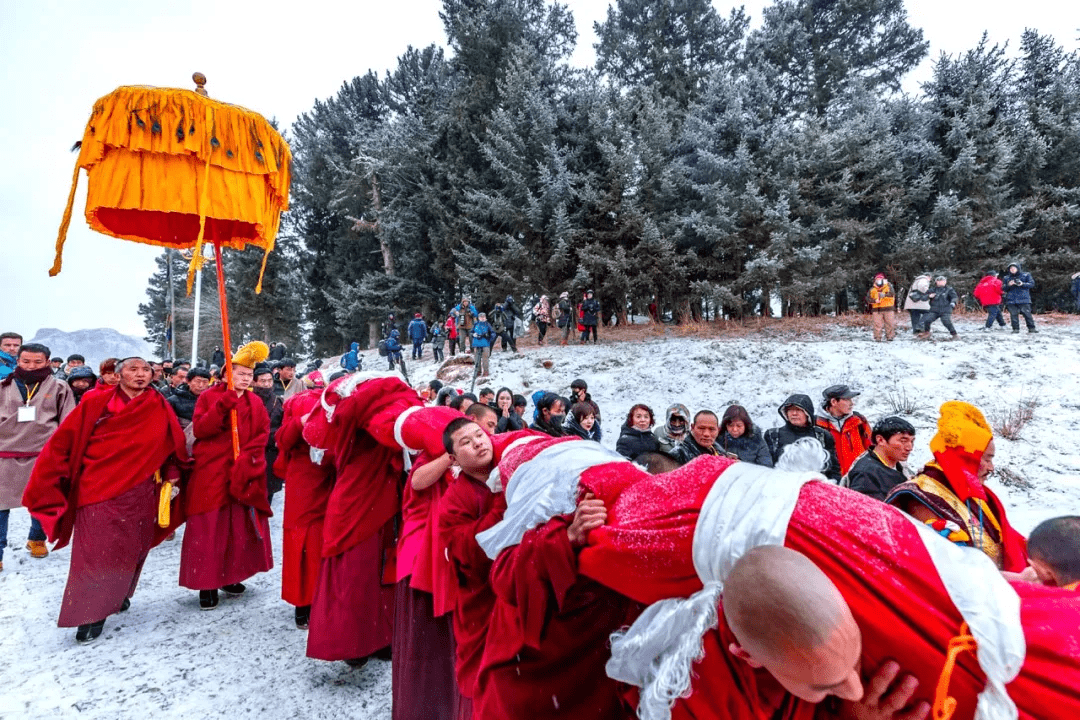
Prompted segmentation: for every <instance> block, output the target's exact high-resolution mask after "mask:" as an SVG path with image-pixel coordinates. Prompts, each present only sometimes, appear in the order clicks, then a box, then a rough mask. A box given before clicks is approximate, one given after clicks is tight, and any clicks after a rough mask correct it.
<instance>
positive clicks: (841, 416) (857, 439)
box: [815, 385, 871, 477]
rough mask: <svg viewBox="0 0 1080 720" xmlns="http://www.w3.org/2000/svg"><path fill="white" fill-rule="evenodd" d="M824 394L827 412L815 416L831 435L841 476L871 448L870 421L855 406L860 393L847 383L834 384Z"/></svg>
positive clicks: (823, 407)
mask: <svg viewBox="0 0 1080 720" xmlns="http://www.w3.org/2000/svg"><path fill="white" fill-rule="evenodd" d="M821 395H822V398H823V402H822V403H821V408H822V410H823V411H824V412H822V413H820V414H819V415H818V416H817V418H815V422H816V423H817V426H818V427H820V428H825V429H826V430H828V431H829V432H830V433H831V434H832V436H833V443H834V444H835V445H836V459H837V460H838V461H839V463H840V476H841V477H843V476H844V475H847V472H848V470H850V469H851V465H852V463H854V462H855V460H856V459H858V457H859V456H860V455H862V454H863V453H864V452H866V451H867V450H868V449H869V448H870V445H871V440H870V438H871V434H870V422H869V421H868V420H867V419H866V418H865V417H863V416H862V415H861V414H859V413H857V412H855V410H854V409H853V406H854V405H855V398H857V397H858V396H859V393H857V392H856V391H854V390H852V389H851V388H850V387H848V386H847V385H831V386H829V387H827V388H825V390H824V391H823V392H822V393H821Z"/></svg>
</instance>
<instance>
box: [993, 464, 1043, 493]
mask: <svg viewBox="0 0 1080 720" xmlns="http://www.w3.org/2000/svg"><path fill="white" fill-rule="evenodd" d="M994 475H995V476H997V479H998V482H1000V483H1001V484H1002V485H1004V486H1005V487H1011V488H1017V489H1019V490H1030V489H1031V488H1032V487H1034V486H1033V485H1032V484H1031V481H1030V480H1028V479H1027V478H1026V477H1024V476H1023V475H1021V474H1020V473H1017V472H1013V471H1012V470H1010V469H1009V468H997V469H996V470H994Z"/></svg>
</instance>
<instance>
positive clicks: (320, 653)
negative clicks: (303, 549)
mask: <svg viewBox="0 0 1080 720" xmlns="http://www.w3.org/2000/svg"><path fill="white" fill-rule="evenodd" d="M394 525H395V519H394V518H391V519H390V521H389V522H387V523H386V524H385V525H384V526H383V527H382V528H379V529H378V530H377V531H376V532H375V534H373V535H372V536H370V537H368V538H367V539H366V540H363V541H361V542H360V543H359V544H357V545H354V546H352V547H351V548H349V549H348V550H346V551H345V552H343V553H340V554H338V555H335V556H333V557H324V558H323V561H322V566H321V567H320V568H319V582H318V585H317V586H316V588H315V597H314V599H313V600H312V603H311V619H310V622H309V625H308V643H307V656H308V657H311V658H315V659H317V660H330V661H333V660H351V659H354V658H364V657H367V656H369V655H371V654H372V653H374V652H376V651H378V650H382V649H383V648H385V647H388V646H389V645H390V642H391V640H392V638H393V628H394V585H393V584H384V583H383V580H384V572H383V571H384V561H385V560H386V558H385V556H384V552H383V551H384V549H385V547H386V543H387V541H388V536H389V537H390V538H392V537H393V533H394Z"/></svg>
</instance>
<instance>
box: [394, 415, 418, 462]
mask: <svg viewBox="0 0 1080 720" xmlns="http://www.w3.org/2000/svg"><path fill="white" fill-rule="evenodd" d="M420 407H421V406H420V405H413V406H412V407H411V408H405V410H404V411H403V412H402V413H401V414H400V415H398V416H397V420H395V421H394V442H396V443H397V444H398V446H400V447H401V448H403V449H404V450H405V451H406V455H407V454H408V453H410V452H420V448H411V447H409V446H408V445H406V444H405V441H404V440H402V439H401V429H402V428H403V427H404V425H405V421H406V420H407V419H408V418H409V416H410V415H412V414H413V413H414V412H416V411H417V410H419V409H420Z"/></svg>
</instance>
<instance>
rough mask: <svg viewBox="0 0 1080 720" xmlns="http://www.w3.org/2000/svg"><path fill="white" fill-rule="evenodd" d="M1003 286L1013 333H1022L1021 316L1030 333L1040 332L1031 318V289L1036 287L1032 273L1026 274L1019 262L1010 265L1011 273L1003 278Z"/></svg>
mask: <svg viewBox="0 0 1080 720" xmlns="http://www.w3.org/2000/svg"><path fill="white" fill-rule="evenodd" d="M1001 285H1002V287H1003V288H1004V289H1005V309H1006V310H1008V311H1009V323H1010V324H1011V325H1012V331H1013V332H1014V333H1018V332H1020V316H1021V315H1023V316H1024V322H1025V323H1026V324H1027V329H1028V332H1029V333H1036V332H1039V331H1038V330H1036V329H1035V318H1033V317H1031V289H1032V288H1033V287H1035V280H1033V279H1032V277H1031V273H1029V272H1024V271H1023V268H1021V267H1020V263H1019V262H1014V263H1010V264H1009V271H1008V272H1007V273H1005V276H1004V277H1003V278H1001Z"/></svg>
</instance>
